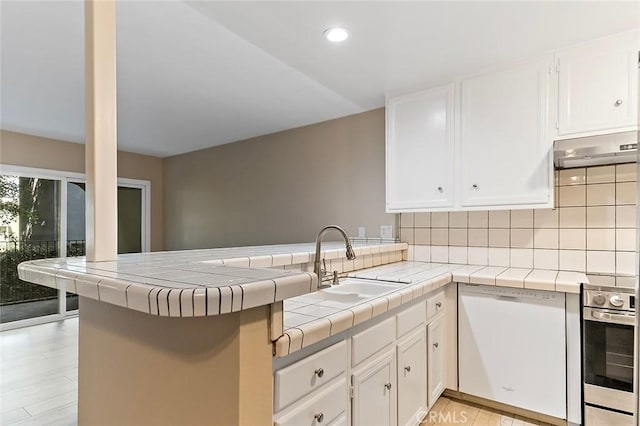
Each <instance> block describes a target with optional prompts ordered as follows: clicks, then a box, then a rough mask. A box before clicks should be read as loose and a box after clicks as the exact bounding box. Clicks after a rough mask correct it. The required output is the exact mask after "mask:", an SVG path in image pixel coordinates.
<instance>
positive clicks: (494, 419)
mask: <svg viewBox="0 0 640 426" xmlns="http://www.w3.org/2000/svg"><path fill="white" fill-rule="evenodd" d="M422 425H424V426H435V425H438V426H440V425H465V426H529V425H540V426H546V425H547V423H541V422H536V421H535V420H530V419H525V418H524V417H520V416H514V415H513V414H509V413H505V412H502V411H497V410H493V409H491V408H487V407H481V406H478V405H474V404H471V403H467V402H463V401H458V400H454V399H449V398H446V397H444V396H442V397H440V399H438V400H437V401H436V403H435V404H434V405H433V408H432V409H431V411H429V413H427V416H426V417H425V418H424V420H423V421H422Z"/></svg>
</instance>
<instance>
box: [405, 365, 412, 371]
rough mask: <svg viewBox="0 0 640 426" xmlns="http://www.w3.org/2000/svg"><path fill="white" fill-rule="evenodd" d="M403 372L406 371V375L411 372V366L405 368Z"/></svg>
mask: <svg viewBox="0 0 640 426" xmlns="http://www.w3.org/2000/svg"><path fill="white" fill-rule="evenodd" d="M404 371H406V372H407V373H410V372H411V366H410V365H407V366H406V367H405V368H404Z"/></svg>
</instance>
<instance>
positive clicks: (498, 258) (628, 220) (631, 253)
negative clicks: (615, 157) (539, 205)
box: [400, 164, 637, 274]
mask: <svg viewBox="0 0 640 426" xmlns="http://www.w3.org/2000/svg"><path fill="white" fill-rule="evenodd" d="M636 167H637V165H636V164H622V165H618V166H598V167H589V168H579V169H567V170H561V171H559V172H556V206H557V207H556V208H555V209H536V210H502V211H488V212H487V211H474V212H438V213H402V214H401V215H400V240H401V241H403V242H407V243H409V244H410V246H409V254H408V255H409V258H410V259H411V260H424V261H431V262H450V263H469V264H474V265H495V266H511V267H523V268H540V269H558V268H559V269H562V270H567V271H580V272H586V273H588V274H613V273H619V274H634V273H635V245H636V185H637V182H636V181H637V172H636Z"/></svg>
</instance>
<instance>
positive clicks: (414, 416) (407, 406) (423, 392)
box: [398, 327, 427, 426]
mask: <svg viewBox="0 0 640 426" xmlns="http://www.w3.org/2000/svg"><path fill="white" fill-rule="evenodd" d="M426 344H427V336H426V330H425V329H424V328H422V327H421V328H420V330H419V331H418V332H417V333H415V334H413V335H412V336H410V337H408V338H407V339H405V340H404V341H403V342H401V343H399V344H398V425H399V426H402V425H415V424H416V423H418V422H419V421H420V417H421V415H420V413H424V412H426V407H427V352H426Z"/></svg>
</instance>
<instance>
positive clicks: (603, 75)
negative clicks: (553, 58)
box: [558, 33, 638, 135]
mask: <svg viewBox="0 0 640 426" xmlns="http://www.w3.org/2000/svg"><path fill="white" fill-rule="evenodd" d="M637 64H638V33H627V34H623V35H619V36H614V37H607V38H605V39H601V40H596V41H595V42H592V43H589V44H586V45H582V46H579V47H576V48H571V49H567V50H564V51H562V52H560V53H559V54H558V65H559V68H558V72H559V122H558V134H560V135H568V134H575V133H585V132H594V131H595V132H599V133H606V132H607V131H609V132H611V131H616V130H627V129H628V128H629V127H632V126H637V124H638V112H637V111H638V110H637V108H638V89H637V82H638V68H637Z"/></svg>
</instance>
